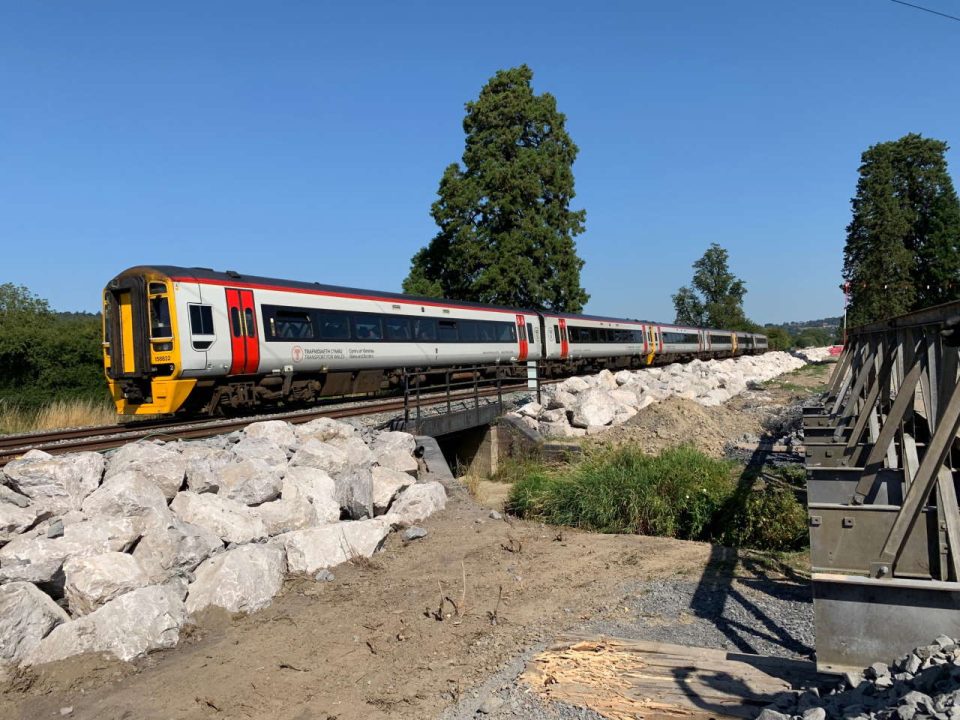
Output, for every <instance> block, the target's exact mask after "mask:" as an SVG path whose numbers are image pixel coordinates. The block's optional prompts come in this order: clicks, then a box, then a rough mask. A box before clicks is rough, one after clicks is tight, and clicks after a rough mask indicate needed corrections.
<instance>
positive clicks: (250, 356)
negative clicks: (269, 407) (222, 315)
mask: <svg viewBox="0 0 960 720" xmlns="http://www.w3.org/2000/svg"><path fill="white" fill-rule="evenodd" d="M227 316H228V317H229V320H230V348H231V352H232V354H233V362H232V363H231V365H230V374H231V375H250V374H252V373H255V372H256V371H257V368H258V367H259V365H260V343H259V341H258V339H257V334H258V333H257V318H256V312H255V311H254V305H253V290H238V289H235V288H227Z"/></svg>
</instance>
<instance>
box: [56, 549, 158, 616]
mask: <svg viewBox="0 0 960 720" xmlns="http://www.w3.org/2000/svg"><path fill="white" fill-rule="evenodd" d="M63 574H64V578H65V582H64V585H63V591H64V596H65V597H66V598H67V604H68V605H69V606H70V612H72V613H73V614H74V616H78V615H88V614H89V613H92V612H93V611H94V610H96V609H97V608H98V607H100V606H101V605H104V604H106V603H107V602H109V601H110V600H113V599H114V598H115V597H119V596H120V595H123V594H124V593H127V592H130V591H131V590H135V589H136V588H140V587H144V586H146V585H148V584H149V582H150V578H149V577H148V576H147V573H146V572H145V571H144V569H143V568H142V567H141V566H140V563H139V562H137V560H136V558H135V557H133V555H128V554H127V553H122V552H107V553H103V554H101V555H90V556H87V557H71V558H69V559H68V560H67V561H66V562H65V563H64V564H63Z"/></svg>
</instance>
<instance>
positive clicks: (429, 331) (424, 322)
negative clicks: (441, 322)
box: [413, 318, 437, 342]
mask: <svg viewBox="0 0 960 720" xmlns="http://www.w3.org/2000/svg"><path fill="white" fill-rule="evenodd" d="M413 334H414V337H415V338H416V339H417V341H418V342H433V341H434V340H436V339H437V321H436V320H434V319H433V318H417V319H416V320H414V321H413Z"/></svg>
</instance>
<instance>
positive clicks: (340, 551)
mask: <svg viewBox="0 0 960 720" xmlns="http://www.w3.org/2000/svg"><path fill="white" fill-rule="evenodd" d="M389 534H390V523H389V522H385V521H384V519H383V518H376V519H374V520H359V521H345V522H339V523H336V524H334V525H325V526H323V527H318V528H312V529H310V530H298V531H296V532H291V533H285V534H283V535H278V536H277V540H278V541H280V542H282V543H283V546H284V548H285V549H286V551H287V566H288V567H289V568H290V572H301V573H315V572H317V571H318V570H322V569H324V568H329V567H333V566H334V565H339V564H340V563H343V562H346V561H348V560H351V559H353V558H355V557H370V556H371V555H373V554H374V553H375V552H376V551H377V550H379V549H380V547H381V546H382V545H383V542H384V540H386V538H387V535H389Z"/></svg>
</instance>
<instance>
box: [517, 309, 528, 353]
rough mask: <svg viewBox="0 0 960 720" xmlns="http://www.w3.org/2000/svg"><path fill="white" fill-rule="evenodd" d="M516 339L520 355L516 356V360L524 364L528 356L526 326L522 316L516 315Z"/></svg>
mask: <svg viewBox="0 0 960 720" xmlns="http://www.w3.org/2000/svg"><path fill="white" fill-rule="evenodd" d="M517 339H518V340H519V341H520V354H519V355H517V360H518V361H519V362H525V361H526V359H527V355H529V354H530V342H529V341H528V340H527V325H526V322H525V320H524V317H523V315H517Z"/></svg>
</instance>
